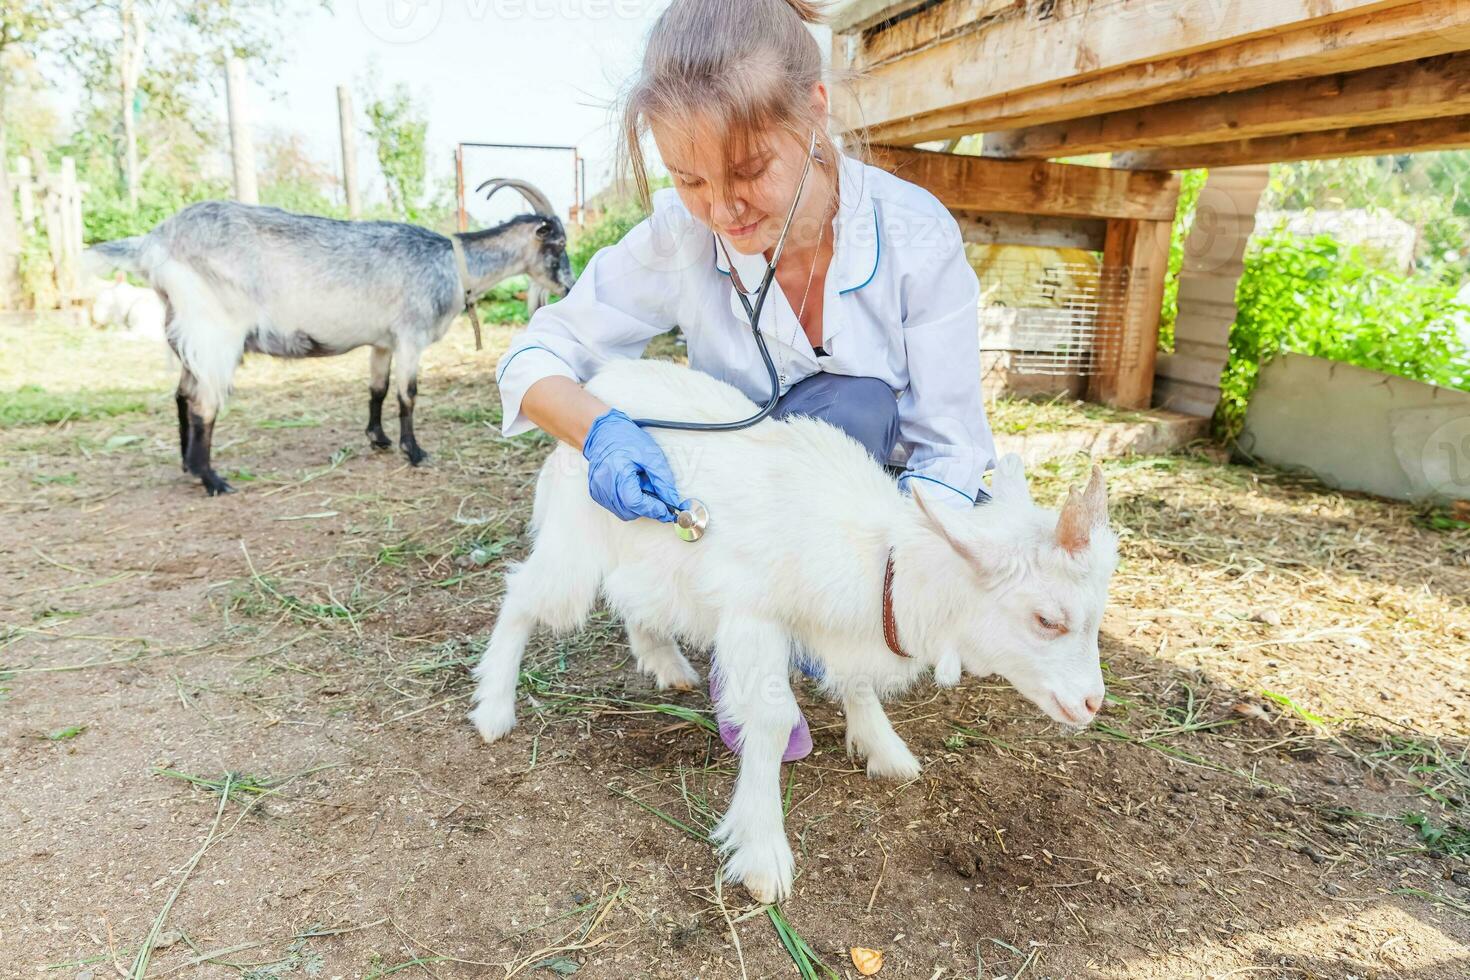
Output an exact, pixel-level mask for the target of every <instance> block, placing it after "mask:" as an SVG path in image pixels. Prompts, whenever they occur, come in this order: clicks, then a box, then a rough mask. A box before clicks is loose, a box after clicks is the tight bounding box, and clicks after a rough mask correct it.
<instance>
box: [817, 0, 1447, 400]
mask: <svg viewBox="0 0 1470 980" xmlns="http://www.w3.org/2000/svg"><path fill="white" fill-rule="evenodd" d="M830 20H831V23H832V29H833V35H832V67H833V69H834V70H835V71H836V73H837V74H838V75H839V77H846V78H848V79H849V84H847V85H839V86H837V87H836V89H835V91H834V99H833V103H834V104H833V109H834V114H835V115H836V117H837V118H838V119H839V120H841V121H842V122H843V123H844V124H846V125H847V126H849V127H850V128H852V129H854V130H860V131H861V132H862V133H863V135H864V136H865V137H866V138H867V140H868V141H870V142H871V143H873V144H875V157H876V158H877V159H876V161H875V162H879V163H880V165H882V166H885V167H888V168H889V169H892V170H893V171H895V172H897V173H899V174H901V175H902V176H904V177H906V178H907V179H909V180H913V181H915V182H916V183H919V184H921V185H923V186H925V187H927V188H928V189H929V190H931V191H932V192H933V193H934V194H935V195H936V196H938V197H939V198H940V200H942V201H943V202H944V203H945V204H946V205H948V206H949V207H950V209H951V210H953V211H955V212H956V214H957V215H958V216H960V218H961V227H962V228H963V229H964V230H965V232H966V236H967V238H971V240H977V241H978V240H988V241H996V240H1018V239H1015V238H1007V237H1006V234H1007V231H1008V230H1009V229H1016V231H1017V232H1018V234H1020V235H1021V237H1024V238H1025V239H1026V240H1027V242H1028V243H1032V244H1039V243H1052V242H1053V241H1055V243H1057V244H1065V243H1075V242H1076V241H1077V240H1078V238H1079V237H1082V238H1087V237H1089V236H1092V237H1094V238H1095V236H1096V235H1097V232H1098V231H1099V230H1101V232H1102V242H1101V244H1100V246H1099V247H1100V250H1101V251H1102V252H1103V256H1104V266H1105V269H1113V270H1120V271H1121V272H1122V274H1123V275H1125V276H1126V279H1127V288H1128V303H1127V313H1126V317H1125V322H1124V323H1123V324H1122V325H1121V326H1122V330H1121V332H1120V333H1118V334H1117V335H1116V338H1115V340H1114V341H1113V342H1111V343H1110V344H1109V345H1108V346H1107V347H1106V349H1103V350H1100V351H1098V357H1099V364H1098V368H1097V372H1096V374H1095V376H1094V377H1093V378H1092V379H1091V381H1090V383H1089V391H1090V393H1091V396H1092V397H1094V398H1096V399H1098V400H1101V401H1105V402H1108V403H1111V404H1115V405H1119V406H1127V407H1143V406H1147V405H1148V404H1150V402H1151V400H1152V398H1153V383H1154V370H1155V367H1156V363H1155V354H1154V350H1155V348H1156V346H1157V331H1158V314H1159V307H1160V301H1159V298H1160V296H1161V294H1162V289H1163V282H1164V277H1165V273H1166V268H1167V257H1168V233H1169V227H1170V224H1169V223H1170V222H1171V221H1172V219H1173V214H1174V204H1175V198H1176V194H1177V183H1176V182H1175V179H1174V178H1173V177H1172V175H1171V173H1170V171H1173V170H1177V169H1183V168H1188V167H1231V168H1237V167H1250V166H1259V165H1261V164H1266V163H1270V162H1275V161H1283V160H1301V159H1311V158H1324V157H1340V156H1350V155H1363V154H1383V153H1401V152H1408V151H1414V150H1431V149H1447V148H1459V147H1470V4H1467V3H1465V2H1464V0H1229V2H1203V3H1195V2H1185V0H1174V2H1164V3H1160V2H1158V0H897V2H895V0H848V2H846V3H842V4H839V5H838V6H837V7H836V8H835V9H834V10H833V11H832V16H831V18H830ZM976 134H983V139H982V141H981V146H982V147H983V149H982V150H981V154H982V155H979V156H975V155H962V154H956V153H952V152H933V151H926V150H925V149H923V148H917V149H916V147H920V146H921V145H922V146H923V147H931V146H932V147H934V148H935V149H939V150H942V149H952V148H953V141H954V140H956V139H958V138H959V137H967V136H968V137H973V136H975V135H976ZM1091 154H1111V162H1110V164H1109V166H1107V167H1090V166H1081V165H1077V164H1067V163H1055V162H1050V161H1054V160H1056V159H1058V158H1064V157H1076V156H1082V155H1091ZM1245 172H1246V171H1243V170H1241V171H1235V172H1234V173H1235V176H1234V177H1231V176H1228V175H1225V174H1223V173H1222V175H1221V177H1220V179H1219V180H1218V181H1216V180H1212V183H1214V184H1216V188H1215V190H1216V191H1217V192H1218V193H1219V194H1221V195H1224V199H1228V200H1229V203H1230V207H1231V208H1233V209H1234V210H1235V211H1236V212H1237V215H1236V217H1235V218H1234V219H1232V221H1231V222H1230V223H1229V224H1230V229H1229V230H1230V231H1233V232H1234V233H1236V234H1241V235H1248V234H1249V231H1250V227H1251V222H1250V221H1249V220H1243V219H1242V218H1241V216H1240V214H1239V212H1240V211H1241V209H1242V208H1245V207H1247V206H1248V208H1249V212H1250V213H1253V211H1254V200H1255V198H1254V197H1253V196H1252V193H1254V195H1256V196H1258V195H1259V187H1255V186H1254V184H1252V181H1253V180H1255V179H1256V178H1253V177H1252V178H1247V177H1244V176H1241V175H1242V174H1243V173H1245ZM1257 173H1258V171H1257ZM1208 186H1209V185H1207V187H1208ZM1252 187H1254V192H1252ZM1227 210H1228V209H1227ZM1023 216H1030V217H1023ZM1247 217H1248V215H1247ZM1036 222H1043V224H1041V225H1038V224H1036ZM997 229H1000V230H999V231H997ZM1049 233H1050V234H1049ZM972 235H975V236H988V237H984V238H982V237H971V236H972ZM1243 247H1244V239H1243V238H1241V240H1240V241H1238V242H1233V243H1225V244H1224V245H1221V244H1220V243H1217V242H1213V241H1212V242H1211V243H1210V246H1209V251H1210V254H1217V253H1218V254H1224V255H1226V256H1228V258H1227V259H1225V260H1222V261H1220V262H1213V263H1211V262H1195V263H1189V264H1187V266H1186V271H1185V274H1184V278H1183V279H1182V280H1181V291H1182V292H1183V293H1184V294H1185V296H1186V298H1187V297H1189V296H1195V297H1196V298H1198V297H1199V296H1201V295H1205V296H1208V297H1209V300H1210V302H1212V303H1214V304H1215V306H1216V309H1215V310H1214V311H1213V312H1212V313H1208V315H1209V316H1213V317H1214V320H1215V321H1216V329H1215V331H1214V333H1212V334H1211V335H1210V337H1209V343H1202V344H1200V345H1199V346H1198V348H1197V349H1194V350H1192V351H1191V352H1185V351H1180V352H1178V353H1176V355H1174V356H1173V357H1172V358H1170V359H1169V360H1168V361H1166V362H1165V370H1169V369H1171V368H1172V369H1174V370H1175V372H1176V374H1178V373H1180V372H1188V373H1190V375H1191V376H1192V377H1194V378H1197V379H1202V380H1204V381H1208V380H1209V377H1210V372H1211V371H1213V374H1214V378H1215V379H1218V375H1219V368H1220V367H1223V364H1224V361H1223V351H1224V350H1225V343H1224V338H1223V336H1222V335H1221V334H1220V331H1219V329H1218V328H1219V323H1218V321H1219V319H1220V317H1221V316H1222V315H1223V313H1222V312H1221V311H1222V310H1223V309H1224V306H1225V304H1223V303H1220V302H1217V301H1219V300H1221V299H1222V291H1229V292H1230V296H1229V297H1223V298H1227V299H1228V300H1229V304H1230V305H1232V306H1233V280H1232V281H1230V282H1229V283H1224V284H1222V282H1221V278H1220V277H1221V276H1222V275H1224V274H1225V273H1227V272H1228V271H1229V270H1231V268H1232V267H1233V266H1238V262H1239V252H1240V250H1241V249H1243ZM1199 273H1207V274H1208V277H1209V278H1210V279H1211V282H1209V283H1197V284H1195V285H1193V286H1189V285H1188V280H1189V277H1190V276H1191V275H1195V274H1199ZM1230 315H1231V317H1232V319H1233V311H1232V312H1231V314H1230ZM1224 328H1225V329H1226V330H1228V323H1226V324H1225V325H1224ZM1206 348H1209V349H1208V350H1207V349H1206ZM1216 356H1218V357H1219V362H1218V364H1213V363H1211V361H1210V359H1211V358H1213V357H1216ZM1181 357H1183V358H1184V359H1183V360H1181ZM1189 358H1194V360H1193V361H1190V360H1189ZM1162 387H1164V388H1169V387H1171V386H1170V385H1165V386H1162ZM1173 387H1175V388H1178V386H1173ZM1206 387H1208V386H1207V385H1206ZM1207 401H1208V396H1207V393H1202V392H1200V391H1195V392H1193V394H1192V398H1191V402H1190V405H1191V407H1192V408H1194V409H1195V410H1197V411H1204V410H1205V409H1206V407H1207V406H1206V404H1205V402H1207Z"/></svg>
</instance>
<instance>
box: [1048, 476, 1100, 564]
mask: <svg viewBox="0 0 1470 980" xmlns="http://www.w3.org/2000/svg"><path fill="white" fill-rule="evenodd" d="M1107 523H1108V492H1107V487H1106V486H1105V484H1104V481H1103V471H1102V467H1101V466H1098V465H1097V464H1096V463H1094V464H1093V465H1092V478H1091V479H1089V480H1088V481H1087V489H1086V490H1083V491H1082V492H1081V493H1078V492H1077V489H1076V488H1075V487H1073V488H1072V489H1071V490H1070V491H1068V493H1067V502H1066V503H1065V504H1063V505H1062V512H1061V514H1060V515H1059V516H1058V517H1057V545H1058V546H1059V547H1061V548H1062V549H1064V550H1065V551H1067V552H1069V553H1070V554H1073V555H1077V554H1081V553H1082V552H1083V551H1086V550H1087V546H1088V544H1089V543H1091V541H1092V529H1093V528H1095V527H1106V526H1107Z"/></svg>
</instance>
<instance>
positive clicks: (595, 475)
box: [582, 408, 683, 521]
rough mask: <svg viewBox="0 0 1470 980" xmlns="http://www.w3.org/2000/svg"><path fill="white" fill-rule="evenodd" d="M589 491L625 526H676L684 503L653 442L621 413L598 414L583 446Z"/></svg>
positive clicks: (667, 465)
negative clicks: (645, 522)
mask: <svg viewBox="0 0 1470 980" xmlns="http://www.w3.org/2000/svg"><path fill="white" fill-rule="evenodd" d="M582 455H583V456H585V457H586V458H587V463H588V466H587V492H588V493H590V494H592V499H593V500H595V501H597V502H598V503H599V504H601V505H602V506H604V507H606V508H607V509H608V510H610V511H612V512H613V513H614V514H616V515H618V517H620V518H622V519H623V520H625V521H631V520H634V519H635V518H639V517H651V518H653V519H654V520H656V521H672V520H673V519H674V510H675V509H677V508H678V506H679V503H680V501H681V500H682V499H683V498H681V497H680V496H679V493H678V491H676V490H675V489H674V473H673V471H672V470H671V469H669V461H668V459H667V458H665V456H664V451H663V450H662V449H660V448H659V447H658V443H656V442H654V441H653V437H652V436H650V435H649V434H648V433H647V432H644V431H643V430H642V429H640V428H639V427H638V423H636V422H634V421H633V420H632V419H630V418H628V416H626V415H624V414H623V413H622V412H620V411H618V410H617V409H615V408H614V409H610V410H608V411H607V412H606V413H604V414H602V415H599V416H598V417H597V419H596V420H595V421H594V422H593V423H592V428H590V429H588V430H587V438H586V439H585V440H584V441H583V443H582Z"/></svg>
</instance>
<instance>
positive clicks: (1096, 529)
mask: <svg viewBox="0 0 1470 980" xmlns="http://www.w3.org/2000/svg"><path fill="white" fill-rule="evenodd" d="M587 388H588V390H589V391H590V392H592V393H593V394H595V395H597V396H598V397H599V398H601V399H602V400H603V401H605V402H607V403H608V404H611V405H615V406H617V407H618V408H620V409H622V410H623V411H625V412H628V413H629V414H630V415H634V416H656V417H660V418H691V419H699V420H704V421H720V420H724V419H733V418H742V417H744V416H745V415H748V414H750V413H751V412H753V411H754V406H753V405H752V404H751V403H750V401H749V400H748V399H747V398H745V396H744V395H742V394H740V393H739V392H738V391H736V390H735V389H734V388H732V387H730V386H729V385H726V384H724V383H723V382H720V381H717V380H715V379H713V378H710V377H708V376H706V375H703V374H700V373H697V372H694V371H691V370H688V369H685V368H680V367H676V366H674V365H671V364H666V363H658V362H651V361H626V362H617V363H615V364H613V365H612V366H610V367H608V368H606V369H605V370H603V371H602V372H600V373H599V374H598V375H597V376H596V377H595V378H593V379H592V381H591V382H590V383H589V384H588V385H587ZM651 431H652V432H653V434H654V436H655V437H656V438H657V439H658V441H659V443H660V445H661V446H662V447H663V449H664V451H665V453H666V454H667V455H668V458H669V461H670V463H671V465H672V466H673V470H674V475H675V477H676V478H677V481H678V486H679V487H680V488H681V489H682V490H683V491H684V492H686V493H689V494H692V495H694V496H697V497H699V498H701V499H702V500H703V501H704V502H705V503H706V504H707V505H708V506H709V511H710V515H711V523H710V527H709V530H708V531H707V532H706V534H705V536H704V538H703V539H702V540H700V542H699V543H698V544H694V545H690V544H686V543H685V542H683V541H681V540H679V539H678V538H677V537H676V536H675V534H674V533H673V531H672V530H671V529H670V528H669V527H667V526H663V525H661V524H658V523H656V522H654V521H648V520H639V521H634V522H631V523H624V522H622V521H619V520H618V519H617V518H616V517H614V516H613V515H612V514H610V513H608V512H607V511H605V510H603V509H602V508H601V507H599V506H598V505H597V504H596V503H595V502H594V501H593V500H592V499H591V498H590V497H589V496H588V494H587V485H586V484H587V471H586V463H585V462H584V461H583V459H582V457H581V455H580V454H579V453H578V452H577V451H576V450H574V449H571V448H569V447H567V446H558V447H557V448H556V449H555V450H554V451H553V452H552V454H551V456H550V457H549V458H548V459H547V461H546V463H545V465H544V466H543V467H542V469H541V473H540V476H539V478H538V480H537V484H536V499H535V503H534V506H533V511H532V522H531V523H532V530H533V534H534V537H535V545H534V547H533V549H532V551H531V554H530V556H529V557H528V558H527V559H526V561H525V562H523V563H521V564H519V565H518V566H516V567H514V568H513V569H512V570H511V571H510V572H509V574H508V575H507V577H506V596H505V601H504V604H503V605H502V607H501V611H500V616H499V619H498V621H497V622H496V625H495V629H494V632H493V634H492V635H491V638H490V643H489V645H488V646H487V648H486V650H485V655H484V657H483V658H482V660H481V661H480V664H479V666H478V667H477V668H476V669H475V674H476V676H477V677H478V679H479V684H478V687H477V689H476V691H475V694H474V708H473V710H472V711H471V713H470V718H471V720H472V721H473V722H474V724H475V726H476V727H477V728H478V729H479V731H480V734H481V735H482V736H484V738H485V739H486V740H487V741H494V740H496V739H498V738H500V737H501V736H502V735H504V734H505V733H506V732H508V731H510V729H511V728H512V727H514V725H515V695H516V681H517V677H518V676H519V672H520V663H521V656H522V653H523V651H524V649H525V646H526V642H527V640H528V639H529V638H530V635H531V633H532V631H533V630H534V629H535V628H536V627H537V626H538V625H546V626H550V627H552V628H554V629H557V630H571V629H575V628H577V627H578V626H580V625H581V624H582V623H583V622H584V621H585V619H586V618H587V615H588V613H589V612H590V611H591V609H592V607H593V605H594V603H595V602H596V601H597V598H598V595H599V593H600V594H601V595H602V596H603V597H604V598H605V599H606V601H607V604H608V605H609V606H610V607H611V608H612V609H613V610H614V611H616V612H617V613H618V614H619V615H621V616H622V618H623V620H624V622H625V623H626V624H627V628H628V639H629V645H630V647H631V648H632V651H633V654H634V656H635V658H636V659H637V662H638V666H639V667H640V668H641V669H642V670H644V671H646V672H648V673H650V674H652V675H653V676H654V678H655V679H656V681H657V683H658V685H659V687H660V688H664V687H671V686H672V687H680V686H685V685H688V684H692V683H694V682H695V681H696V680H697V675H696V674H695V673H694V671H693V669H692V668H691V667H690V665H689V663H688V661H687V660H685V659H684V655H683V654H682V653H681V652H680V651H679V648H678V646H677V645H676V641H682V642H684V643H686V644H689V645H692V646H698V647H711V648H712V669H713V670H715V671H718V672H719V676H720V679H721V699H722V703H721V704H720V705H718V709H719V711H720V714H721V717H723V718H727V719H728V720H729V721H731V722H733V723H735V724H737V725H739V726H740V728H741V730H742V732H743V745H742V746H741V750H740V770H739V776H738V778H737V779H736V783H735V790H734V794H733V796H732V798H731V800H730V806H729V809H728V811H727V812H726V814H725V816H724V819H723V820H721V821H720V824H719V826H718V827H717V828H716V830H715V833H714V837H715V839H716V840H717V841H718V842H719V843H720V846H721V850H722V851H723V852H725V853H726V854H727V856H728V860H727V864H726V867H725V875H726V877H727V878H729V879H732V880H738V881H742V882H744V884H745V885H746V887H747V888H748V889H749V890H750V892H751V894H752V895H754V896H755V897H756V898H757V899H758V900H760V901H763V902H769V901H775V900H778V899H780V898H782V897H783V896H785V895H786V894H788V892H789V891H790V888H791V882H792V876H793V870H794V859H793V857H792V853H791V848H790V846H789V845H788V843H787V840H786V834H785V830H784V828H783V826H782V812H781V793H780V769H781V754H782V751H783V749H784V748H785V746H786V740H787V736H788V735H789V733H790V731H791V728H792V726H793V725H794V724H795V723H796V720H797V706H796V700H795V698H794V697H793V695H792V691H791V685H790V665H791V659H792V655H793V653H794V652H795V651H796V650H800V651H801V652H802V653H804V654H805V655H806V656H807V657H809V658H810V659H812V660H814V661H815V662H816V663H817V664H819V665H820V666H821V668H822V671H823V679H822V681H821V684H822V687H823V689H824V691H825V693H827V694H828V695H830V696H832V697H835V698H837V699H839V700H840V701H841V703H842V709H843V712H844V713H845V715H846V717H847V745H848V750H849V752H856V753H857V754H858V755H860V756H863V757H865V758H866V759H867V769H868V774H869V776H872V777H883V778H892V779H900V780H903V779H911V778H913V777H914V776H916V775H918V773H919V762H918V760H917V759H915V758H914V755H913V753H911V752H910V751H909V749H908V747H907V746H906V745H905V744H904V742H903V740H902V739H901V738H900V737H899V736H898V734H897V733H896V732H894V730H893V726H892V725H891V724H889V721H888V717H887V716H886V715H885V714H884V712H883V707H882V704H881V699H882V698H884V697H887V696H889V695H892V694H895V693H897V692H899V691H902V690H903V689H905V688H907V687H908V686H909V685H911V684H912V683H913V682H914V681H916V680H917V679H919V677H920V676H921V675H922V674H923V673H924V672H925V671H926V670H932V671H933V672H934V677H935V680H936V681H938V682H939V683H941V684H944V685H950V684H954V683H956V682H958V680H959V679H960V674H961V670H962V669H963V670H965V671H968V672H969V673H971V674H975V675H978V676H985V675H989V674H1000V675H1001V676H1003V677H1005V678H1006V679H1007V680H1009V681H1010V682H1011V683H1012V684H1013V685H1015V687H1016V688H1017V689H1019V690H1020V691H1021V693H1022V694H1024V695H1025V696H1026V697H1027V698H1029V699H1030V700H1032V701H1033V702H1035V703H1036V704H1037V705H1038V706H1039V707H1040V708H1041V710H1042V711H1044V712H1046V714H1048V715H1049V716H1051V717H1052V718H1053V719H1055V720H1056V721H1058V722H1061V723H1063V724H1066V725H1073V726H1076V725H1084V724H1086V723H1087V722H1089V721H1091V719H1092V717H1093V716H1094V715H1095V714H1096V712H1097V710H1098V709H1099V708H1100V707H1101V705H1102V697H1103V679H1102V672H1101V670H1100V667H1099V662H1098V648H1097V634H1098V625H1099V622H1100V620H1101V618H1102V612H1103V606H1104V603H1105V601H1106V595H1107V586H1108V579H1109V577H1110V576H1111V574H1112V571H1113V568H1114V566H1115V564H1116V561H1117V538H1116V537H1115V535H1114V534H1113V533H1112V532H1111V531H1110V530H1109V529H1108V528H1107V523H1106V521H1107V516H1106V498H1105V492H1104V489H1103V482H1102V473H1101V470H1100V469H1097V468H1096V467H1094V469H1093V473H1092V479H1091V482H1090V483H1089V484H1088V487H1087V489H1086V491H1085V492H1084V493H1081V494H1078V493H1076V492H1075V491H1074V492H1073V494H1072V495H1071V497H1069V499H1068V501H1067V503H1066V505H1065V506H1064V507H1063V509H1062V511H1061V514H1060V516H1058V514H1057V513H1056V512H1054V511H1048V510H1044V509H1042V508H1040V507H1037V506H1036V505H1035V504H1034V503H1033V502H1032V500H1031V497H1030V494H1029V492H1028V491H1027V488H1026V481H1025V478H1024V476H1023V475H1022V473H1021V471H1020V461H1019V459H1017V458H1015V457H1008V458H1007V459H1006V460H1005V461H1003V465H1002V467H1001V470H1000V471H998V472H997V474H996V477H995V486H994V499H993V500H992V501H991V502H990V503H987V504H985V505H984V506H982V507H976V508H974V509H973V510H970V511H965V512H959V511H952V510H948V509H941V508H930V507H928V506H926V505H925V503H924V501H923V499H922V498H921V497H919V496H918V495H917V494H916V495H915V496H914V497H912V498H909V497H905V496H904V495H903V494H902V493H901V492H900V491H899V489H898V487H897V485H896V484H895V482H894V480H893V479H892V478H891V477H890V476H889V475H888V474H887V473H886V472H885V471H884V470H883V468H882V467H881V466H879V465H878V464H877V463H875V462H874V461H873V460H872V458H871V457H869V455H868V454H867V452H866V450H864V449H863V448H862V447H861V446H860V445H859V444H858V443H857V442H855V441H854V440H852V439H850V438H848V437H847V436H846V435H845V434H844V433H843V432H841V431H840V430H838V429H836V428H834V427H833V426H830V425H828V424H827V423H825V422H821V421H818V420H816V419H810V418H788V419H785V420H781V421H765V422H761V423H760V424H758V425H756V426H753V427H752V428H749V429H745V430H741V431H738V432H732V433H725V434H718V435H716V434H709V433H684V432H677V431H666V430H651ZM890 558H891V560H892V563H893V565H892V567H893V577H892V585H891V592H890V593H889V594H890V595H891V605H890V607H889V608H891V610H892V622H893V624H894V625H895V627H896V632H897V634H898V649H899V650H901V651H902V653H903V654H904V655H900V654H898V653H896V652H895V651H894V650H892V649H890V647H889V645H888V643H887V642H886V641H885V633H884V626H883V623H884V606H885V601H884V594H885V589H884V579H885V570H886V567H887V563H888V561H889V560H890Z"/></svg>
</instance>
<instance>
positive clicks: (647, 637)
mask: <svg viewBox="0 0 1470 980" xmlns="http://www.w3.org/2000/svg"><path fill="white" fill-rule="evenodd" d="M628 647H629V649H631V650H632V651H633V659H634V660H636V661H637V662H638V669H639V670H641V671H643V672H644V673H645V674H648V675H649V676H651V677H652V678H653V681H654V683H655V684H656V685H658V689H659V690H660V691H667V690H668V689H669V688H673V689H674V690H676V691H692V690H693V689H694V687H695V685H696V684H698V683H699V674H698V673H697V672H696V671H695V669H694V668H693V667H691V666H690V665H689V661H688V660H686V659H684V654H683V653H682V652H680V650H679V645H678V644H677V643H675V642H674V641H673V640H671V639H669V638H668V637H667V636H661V635H659V634H658V633H655V632H653V631H651V630H646V629H644V628H642V627H641V626H635V625H633V624H632V623H629V624H628Z"/></svg>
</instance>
